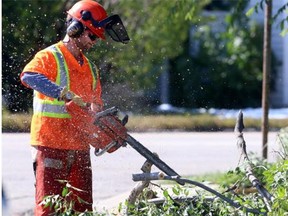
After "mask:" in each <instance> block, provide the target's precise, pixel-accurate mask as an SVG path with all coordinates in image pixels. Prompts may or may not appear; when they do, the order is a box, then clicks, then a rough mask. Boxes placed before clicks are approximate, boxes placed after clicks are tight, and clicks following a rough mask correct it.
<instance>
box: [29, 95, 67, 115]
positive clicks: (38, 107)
mask: <svg viewBox="0 0 288 216" xmlns="http://www.w3.org/2000/svg"><path fill="white" fill-rule="evenodd" d="M45 102H46V101H44V100H41V99H39V98H37V97H36V98H34V101H33V107H34V112H52V113H67V111H66V108H65V103H64V102H63V103H51V104H48V103H45ZM51 102H52V101H51Z"/></svg>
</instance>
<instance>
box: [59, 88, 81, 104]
mask: <svg viewBox="0 0 288 216" xmlns="http://www.w3.org/2000/svg"><path fill="white" fill-rule="evenodd" d="M58 100H62V101H66V102H67V101H73V102H74V103H75V104H77V105H78V106H81V107H84V106H86V103H85V102H84V101H83V99H82V98H81V97H80V96H78V95H76V94H75V93H74V92H72V91H69V90H68V89H67V87H66V86H65V87H64V88H63V89H62V91H61V92H60V96H59V98H58Z"/></svg>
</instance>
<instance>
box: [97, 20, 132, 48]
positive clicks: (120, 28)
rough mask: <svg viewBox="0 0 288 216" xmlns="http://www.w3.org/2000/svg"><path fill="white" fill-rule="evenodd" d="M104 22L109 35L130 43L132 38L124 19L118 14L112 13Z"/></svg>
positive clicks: (115, 39) (114, 38)
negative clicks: (123, 21)
mask: <svg viewBox="0 0 288 216" xmlns="http://www.w3.org/2000/svg"><path fill="white" fill-rule="evenodd" d="M102 22H103V26H104V28H105V30H106V32H107V33H108V34H109V36H110V37H111V38H112V39H113V40H114V41H116V42H122V43H124V44H126V43H128V42H129V40H130V38H129V36H128V33H127V31H126V29H125V27H124V25H123V23H122V20H121V19H120V17H119V16H118V15H112V16H110V17H108V18H106V19H104V20H102V21H101V22H100V24H101V23H102Z"/></svg>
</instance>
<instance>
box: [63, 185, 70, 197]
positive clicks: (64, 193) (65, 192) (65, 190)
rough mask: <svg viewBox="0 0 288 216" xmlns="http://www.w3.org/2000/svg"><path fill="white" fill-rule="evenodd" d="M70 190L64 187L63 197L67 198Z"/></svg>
mask: <svg viewBox="0 0 288 216" xmlns="http://www.w3.org/2000/svg"><path fill="white" fill-rule="evenodd" d="M68 191H69V189H68V188H67V187H64V188H63V190H62V197H65V196H66V195H67V194H68Z"/></svg>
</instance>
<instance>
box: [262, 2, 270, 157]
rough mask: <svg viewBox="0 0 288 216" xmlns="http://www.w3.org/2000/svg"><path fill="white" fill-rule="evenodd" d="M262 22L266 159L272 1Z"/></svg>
mask: <svg viewBox="0 0 288 216" xmlns="http://www.w3.org/2000/svg"><path fill="white" fill-rule="evenodd" d="M265 2H266V7H265V20H264V44H263V82H262V110H263V115H262V125H261V129H262V157H263V158H264V159H267V152H268V143H267V141H268V131H269V121H268V115H269V93H270V91H269V86H270V72H271V25H272V24H271V14H272V0H266V1H265Z"/></svg>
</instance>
